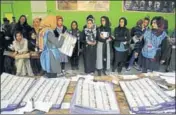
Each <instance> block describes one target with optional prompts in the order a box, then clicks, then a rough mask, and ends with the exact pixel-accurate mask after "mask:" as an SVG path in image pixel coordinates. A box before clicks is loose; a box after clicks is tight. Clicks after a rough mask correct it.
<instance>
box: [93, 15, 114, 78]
mask: <svg viewBox="0 0 176 115" xmlns="http://www.w3.org/2000/svg"><path fill="white" fill-rule="evenodd" d="M111 40H112V37H111V28H110V21H109V18H108V17H106V16H102V17H101V26H100V27H99V28H98V29H97V41H98V43H97V61H96V67H97V70H98V76H101V72H102V70H103V74H104V75H106V70H109V69H110V44H109V42H110V41H111Z"/></svg>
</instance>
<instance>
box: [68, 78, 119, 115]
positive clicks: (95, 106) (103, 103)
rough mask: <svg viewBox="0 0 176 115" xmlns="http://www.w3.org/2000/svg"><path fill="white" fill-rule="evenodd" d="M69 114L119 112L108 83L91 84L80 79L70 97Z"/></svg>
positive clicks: (89, 81)
mask: <svg viewBox="0 0 176 115" xmlns="http://www.w3.org/2000/svg"><path fill="white" fill-rule="evenodd" d="M70 113H71V114H119V113H120V110H119V107H118V104H117V101H116V96H115V93H114V91H113V85H112V84H111V83H108V82H93V81H91V80H85V79H84V78H80V79H79V80H78V83H77V86H76V90H75V92H74V95H73V97H72V101H71V107H70Z"/></svg>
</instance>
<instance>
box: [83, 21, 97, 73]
mask: <svg viewBox="0 0 176 115" xmlns="http://www.w3.org/2000/svg"><path fill="white" fill-rule="evenodd" d="M96 33H97V31H96V25H95V24H94V19H92V18H89V19H87V25H86V26H85V28H84V29H83V31H82V36H81V42H82V43H83V58H84V70H85V73H86V74H92V73H94V72H95V68H96V35H97V34H96Z"/></svg>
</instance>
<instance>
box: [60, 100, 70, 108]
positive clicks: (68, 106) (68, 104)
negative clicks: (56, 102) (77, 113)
mask: <svg viewBox="0 0 176 115" xmlns="http://www.w3.org/2000/svg"><path fill="white" fill-rule="evenodd" d="M69 108H70V103H66V102H65V103H62V106H61V109H69Z"/></svg>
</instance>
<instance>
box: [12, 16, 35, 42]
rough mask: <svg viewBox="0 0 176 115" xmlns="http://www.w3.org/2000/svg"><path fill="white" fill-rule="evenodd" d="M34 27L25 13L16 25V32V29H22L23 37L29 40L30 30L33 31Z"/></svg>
mask: <svg viewBox="0 0 176 115" xmlns="http://www.w3.org/2000/svg"><path fill="white" fill-rule="evenodd" d="M31 30H32V28H31V26H30V25H29V24H28V23H27V18H26V16H25V15H21V16H20V18H19V20H18V23H17V24H16V25H15V28H14V32H12V33H13V35H14V33H15V32H16V31H21V32H22V34H23V37H24V38H26V39H27V40H28V39H29V37H30V32H31Z"/></svg>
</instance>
